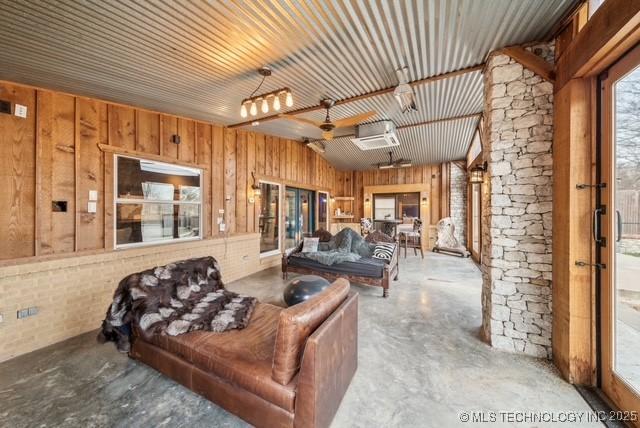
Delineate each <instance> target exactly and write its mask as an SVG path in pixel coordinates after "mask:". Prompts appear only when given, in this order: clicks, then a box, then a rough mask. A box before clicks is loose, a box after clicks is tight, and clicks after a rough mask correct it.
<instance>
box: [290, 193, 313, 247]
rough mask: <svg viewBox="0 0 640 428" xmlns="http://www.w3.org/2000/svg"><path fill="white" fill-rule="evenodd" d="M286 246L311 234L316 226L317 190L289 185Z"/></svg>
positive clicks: (292, 244)
mask: <svg viewBox="0 0 640 428" xmlns="http://www.w3.org/2000/svg"><path fill="white" fill-rule="evenodd" d="M284 221H285V248H286V249H290V248H293V247H295V246H296V243H297V242H299V241H300V240H301V239H302V238H304V237H306V236H311V234H312V233H313V230H314V227H315V192H313V191H311V190H306V189H297V188H295V187H287V189H286V192H285V219H284Z"/></svg>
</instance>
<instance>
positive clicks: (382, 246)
mask: <svg viewBox="0 0 640 428" xmlns="http://www.w3.org/2000/svg"><path fill="white" fill-rule="evenodd" d="M395 248H396V244H394V243H387V242H380V243H378V244H376V248H375V249H374V250H373V257H375V258H376V259H382V260H391V256H393V250H394V249H395Z"/></svg>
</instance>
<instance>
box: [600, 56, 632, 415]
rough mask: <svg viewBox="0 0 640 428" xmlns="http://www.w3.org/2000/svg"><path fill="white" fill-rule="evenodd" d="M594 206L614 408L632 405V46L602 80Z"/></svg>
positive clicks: (606, 371)
mask: <svg viewBox="0 0 640 428" xmlns="http://www.w3.org/2000/svg"><path fill="white" fill-rule="evenodd" d="M602 89H603V99H602V109H601V110H602V115H603V116H602V138H601V150H600V162H599V169H600V174H599V175H600V181H601V182H602V187H601V190H600V197H599V204H598V205H597V207H596V209H595V211H594V213H593V229H594V230H593V234H594V237H595V240H596V242H597V243H598V251H599V255H600V261H601V263H602V265H601V268H600V269H599V271H600V291H601V302H600V319H601V333H602V334H601V338H602V341H601V349H602V351H601V360H600V361H601V372H602V378H601V383H602V389H603V391H604V392H605V393H606V394H607V396H608V397H609V398H610V399H611V400H612V401H613V403H614V404H615V405H616V406H617V407H619V408H620V409H622V410H638V409H640V279H639V278H640V121H639V120H638V119H639V118H640V47H638V48H636V49H635V50H633V51H631V52H630V53H629V54H627V55H626V56H625V57H624V58H622V59H621V60H620V61H619V62H618V63H616V64H615V65H614V66H613V67H611V68H610V69H609V71H608V73H607V75H606V77H604V78H603V80H602Z"/></svg>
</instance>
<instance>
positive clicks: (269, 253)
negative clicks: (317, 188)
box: [258, 179, 284, 259]
mask: <svg viewBox="0 0 640 428" xmlns="http://www.w3.org/2000/svg"><path fill="white" fill-rule="evenodd" d="M261 184H270V185H272V186H278V212H277V213H276V216H277V218H278V248H276V249H274V250H269V251H265V252H262V251H260V258H261V259H263V258H265V257H273V256H276V255H280V254H282V224H283V222H282V212H283V211H282V188H283V187H284V186H283V185H282V183H278V182H276V181H269V180H262V179H260V180H258V186H259V185H261ZM260 204H262V194H261V195H260ZM258 215H260V214H259V213H258ZM258 221H259V220H258ZM260 240H262V234H261V233H260Z"/></svg>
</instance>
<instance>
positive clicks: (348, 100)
mask: <svg viewBox="0 0 640 428" xmlns="http://www.w3.org/2000/svg"><path fill="white" fill-rule="evenodd" d="M483 68H484V63H482V64H478V65H474V66H471V67H467V68H462V69H460V70H456V71H451V72H449V73H442V74H439V75H437V76H431V77H426V78H424V79H420V80H414V81H413V82H410V83H409V84H410V85H411V86H418V85H425V84H427V83H433V82H437V81H439V80H444V79H451V78H453V77H456V76H460V75H463V74H467V73H473V72H475V71H482V69H483ZM395 89H396V86H390V87H388V88H384V89H378V90H377V91H373V92H368V93H366V94H362V95H357V96H355V97H351V98H345V99H342V100H337V101H336V104H335V105H341V104H348V103H353V102H356V101H360V100H364V99H367V98H371V97H377V96H380V95H384V94H388V93H391V92H393V91H394V90H395ZM323 109H324V107H323V106H322V105H320V104H318V105H314V106H311V107H304V108H300V109H297V110H291V111H288V112H286V114H287V115H297V114H302V113H309V112H311V111H317V110H323ZM280 117H281V114H280V113H279V114H272V115H270V116H265V117H261V118H256V119H252V120H247V121H244V122H240V123H234V124H233V125H229V126H228V128H240V127H242V126H248V125H251V124H252V123H253V122H260V123H262V122H268V121H270V120H274V119H278V118H280Z"/></svg>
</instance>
